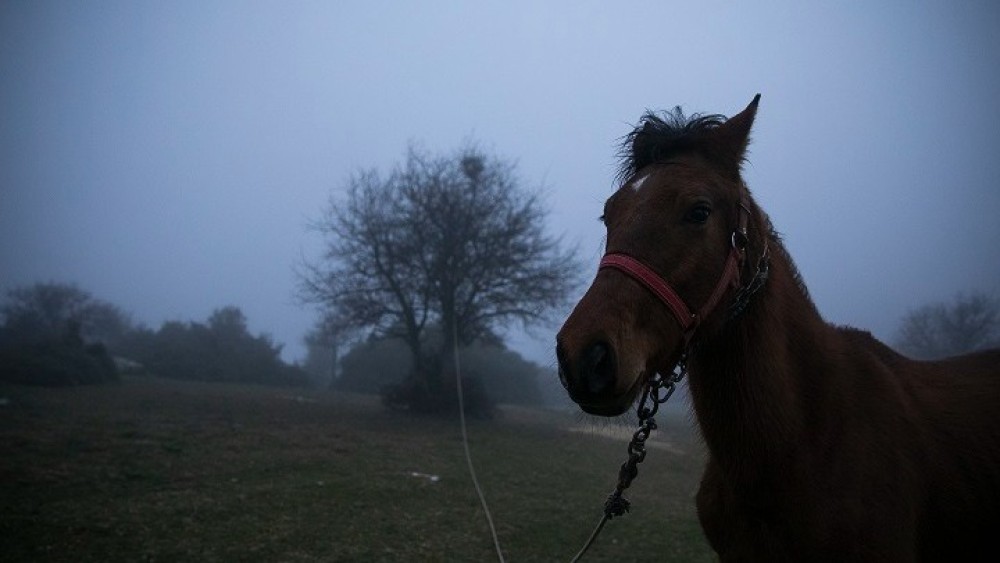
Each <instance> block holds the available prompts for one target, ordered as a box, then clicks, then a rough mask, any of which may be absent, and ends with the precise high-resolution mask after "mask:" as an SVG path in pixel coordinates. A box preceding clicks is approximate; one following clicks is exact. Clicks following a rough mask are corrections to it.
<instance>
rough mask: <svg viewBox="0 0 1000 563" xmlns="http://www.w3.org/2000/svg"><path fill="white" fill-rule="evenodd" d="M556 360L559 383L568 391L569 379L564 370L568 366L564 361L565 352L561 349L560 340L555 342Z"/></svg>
mask: <svg viewBox="0 0 1000 563" xmlns="http://www.w3.org/2000/svg"><path fill="white" fill-rule="evenodd" d="M556 361H557V362H559V383H562V386H563V388H564V389H566V390H567V391H569V379H568V378H567V377H566V370H567V369H569V366H568V365H567V363H566V352H565V351H564V350H563V345H562V342H558V341H557V342H556Z"/></svg>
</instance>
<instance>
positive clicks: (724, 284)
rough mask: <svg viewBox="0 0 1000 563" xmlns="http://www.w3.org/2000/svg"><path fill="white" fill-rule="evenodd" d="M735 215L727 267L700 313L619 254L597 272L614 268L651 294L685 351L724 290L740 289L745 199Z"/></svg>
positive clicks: (747, 209) (607, 259)
mask: <svg viewBox="0 0 1000 563" xmlns="http://www.w3.org/2000/svg"><path fill="white" fill-rule="evenodd" d="M737 212H738V213H739V226H738V227H737V228H736V230H734V231H733V234H732V237H731V238H730V241H731V243H730V248H729V256H728V257H727V258H726V265H725V267H724V268H723V270H722V276H720V277H719V281H718V283H716V284H715V289H714V290H713V291H712V295H710V296H709V298H708V300H707V301H705V304H704V305H702V306H701V309H699V310H698V311H697V312H695V313H692V312H691V310H690V309H689V308H688V306H687V304H686V303H684V300H683V299H681V297H680V295H677V292H676V291H674V289H673V288H672V287H670V284H668V283H667V282H666V281H665V280H664V279H663V278H662V277H660V276H659V274H657V273H656V272H654V271H653V270H652V268H650V267H648V266H646V265H645V264H643V263H642V262H640V261H638V260H636V259H635V258H632V257H631V256H629V255H627V254H622V253H618V252H615V253H611V254H605V255H604V258H602V259H601V264H600V266H599V267H598V271H600V270H602V269H604V268H614V269H616V270H619V271H621V272H624V273H625V274H627V275H629V276H630V277H632V279H634V280H636V281H637V282H639V283H641V284H642V285H643V286H644V287H645V288H646V289H648V290H649V291H651V292H652V293H653V295H655V296H656V297H657V298H658V299H659V300H660V301H662V302H663V303H664V304H665V305H666V306H667V308H668V309H670V312H671V313H673V315H674V318H675V319H677V322H678V323H679V324H680V325H681V331H683V333H684V347H683V348H682V349H686V348H687V344H688V343H689V342H690V341H691V337H692V336H694V331H695V330H696V329H697V328H698V325H699V324H700V323H701V321H702V320H703V319H704V318H705V317H707V316H708V315H709V314H710V313H711V312H712V310H714V309H715V307H716V306H717V305H718V304H719V301H720V300H721V299H722V295H723V294H724V293H725V292H726V289H728V288H729V287H739V285H740V270H741V269H742V265H743V261H744V257H745V253H746V246H747V223H748V221H749V216H750V207H749V204H748V203H747V201H746V200H745V199H743V198H741V199H740V202H739V204H738V210H737ZM765 253H766V250H765Z"/></svg>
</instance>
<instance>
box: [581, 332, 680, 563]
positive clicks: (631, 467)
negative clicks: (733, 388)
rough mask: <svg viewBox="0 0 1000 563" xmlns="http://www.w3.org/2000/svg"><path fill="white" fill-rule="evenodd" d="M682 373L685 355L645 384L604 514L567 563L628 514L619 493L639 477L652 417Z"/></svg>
mask: <svg viewBox="0 0 1000 563" xmlns="http://www.w3.org/2000/svg"><path fill="white" fill-rule="evenodd" d="M685 374H687V353H686V352H685V353H684V354H682V355H681V359H680V360H678V361H677V365H676V366H674V371H673V372H672V373H671V374H670V377H668V378H666V379H664V378H663V376H661V375H660V374H659V373H657V374H655V375H653V377H652V378H651V379H650V381H649V384H648V385H646V389H645V390H644V391H643V392H642V399H641V400H640V401H639V406H638V407H637V408H636V414H637V415H638V417H639V428H638V429H636V431H635V433H634V434H632V441H630V442H629V444H628V459H627V460H626V461H625V463H623V464H622V466H621V469H619V470H618V484H617V485H615V490H614V491H612V493H611V494H610V495H609V496H608V500H606V501H604V515H603V516H602V517H601V521H600V522H598V523H597V526H596V527H595V528H594V531H593V532H592V533H591V534H590V538H589V539H588V540H587V543H585V544H584V545H583V548H582V549H580V551H579V553H577V554H576V556H575V557H573V559H572V561H571V562H570V563H577V562H578V561H580V559H581V558H582V557H583V556H584V554H585V553H587V550H589V549H590V547H591V546H592V545H594V542H595V541H596V540H597V536H598V535H599V534H600V533H601V530H602V529H603V528H604V524H606V523H607V522H608V520H611V519H612V518H614V517H615V516H622V515H624V514H625V513H626V512H628V511H629V508H630V506H631V503H630V502H629V500H628V499H627V498H625V497H624V496H622V494H623V493H624V492H625V489H627V488H628V487H629V485H631V484H632V480H634V479H635V478H636V477H637V476H638V475H639V464H640V463H642V461H643V460H644V459H646V440H647V439H648V438H649V434H650V433H651V432H652V431H653V430H655V429H656V420H655V419H654V418H653V416H654V415H656V413H657V411H658V410H659V409H660V405H662V404H663V403H666V402H667V400H668V399H669V398H670V396H671V395H673V394H674V390H676V388H677V384H678V383H680V381H681V380H682V379H684V376H685ZM650 400H652V403H651V404H650V405H649V406H646V403H648V402H649V401H650Z"/></svg>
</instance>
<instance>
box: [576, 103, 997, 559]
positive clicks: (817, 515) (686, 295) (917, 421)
mask: <svg viewBox="0 0 1000 563" xmlns="http://www.w3.org/2000/svg"><path fill="white" fill-rule="evenodd" d="M755 111H756V100H755V102H754V103H753V104H751V107H749V108H748V109H747V110H745V111H744V112H743V113H741V114H740V115H738V116H735V117H734V118H732V119H731V120H728V121H723V120H721V119H718V120H715V121H714V122H712V123H707V126H706V127H704V128H701V129H697V128H691V127H687V125H686V124H680V123H674V124H672V129H670V130H669V131H665V132H663V131H660V132H657V131H655V130H653V131H650V130H649V127H648V126H645V127H642V128H641V129H637V130H636V132H635V133H633V134H632V135H631V136H630V137H629V142H630V143H631V147H630V149H631V154H630V155H629V159H630V160H629V163H628V165H627V167H626V174H624V176H625V180H626V181H625V182H624V183H623V187H622V189H620V190H619V191H618V192H616V194H615V195H614V196H612V198H611V199H609V201H608V203H607V204H606V207H605V223H606V224H607V226H608V253H609V254H611V253H616V254H625V255H628V256H632V257H634V258H636V259H637V260H641V261H642V262H643V263H645V264H648V265H649V267H650V268H651V269H652V270H655V271H656V272H657V273H658V274H659V275H660V276H661V277H662V278H663V279H664V280H665V281H666V282H667V283H668V284H669V285H670V286H671V287H673V288H675V289H676V293H677V294H678V295H679V296H682V297H683V299H684V300H685V301H688V302H689V303H693V304H698V303H704V302H705V301H706V300H709V294H710V293H711V291H712V286H713V284H714V282H715V280H716V279H719V276H720V275H722V274H720V273H719V272H720V268H721V263H722V256H723V254H722V252H724V251H726V250H728V246H729V244H728V241H729V239H730V238H731V237H730V235H731V231H732V227H733V226H734V225H736V224H738V223H739V221H738V220H737V217H738V216H739V214H740V213H747V214H749V223H750V225H751V226H752V228H753V230H754V232H752V233H748V234H747V239H748V240H747V243H746V246H745V249H742V250H741V251H742V252H743V253H744V254H745V256H744V259H743V260H742V263H741V266H740V270H741V279H740V280H738V282H737V283H734V284H733V285H734V287H733V288H732V290H731V291H730V292H729V293H730V295H728V296H727V297H728V299H729V300H732V299H733V296H732V294H735V293H736V292H737V291H738V289H739V286H740V285H743V286H744V287H745V284H746V283H747V280H748V279H749V278H750V277H751V276H752V274H753V269H754V265H755V263H757V262H758V260H757V257H760V260H763V259H765V258H766V259H767V262H768V264H767V266H768V275H767V279H766V283H764V284H763V286H762V287H761V288H760V289H759V291H757V292H756V294H754V295H753V297H752V299H751V300H750V301H749V304H748V305H747V306H746V308H745V310H743V311H742V312H741V313H740V314H738V315H736V316H732V315H727V314H726V311H725V309H724V308H717V310H715V311H709V312H707V314H706V315H704V316H703V317H702V318H699V319H698V322H697V323H696V326H697V328H696V329H695V331H694V332H693V334H692V333H690V332H686V331H682V330H681V329H680V328H679V327H678V326H677V324H678V323H676V322H674V320H673V319H672V318H671V317H670V315H669V314H668V313H665V312H664V305H663V304H662V303H660V302H658V301H657V299H656V297H654V296H653V295H652V293H651V292H649V291H645V289H644V288H643V287H642V284H641V283H637V282H636V281H635V280H634V279H632V278H630V277H629V276H628V275H622V273H621V272H619V271H615V270H613V269H602V270H601V271H600V272H599V274H598V276H597V277H596V278H595V280H594V283H593V284H592V286H591V288H590V289H589V290H588V292H587V294H586V295H585V296H584V297H583V299H581V301H580V303H579V304H578V305H577V307H576V309H575V310H574V311H573V313H572V314H571V315H570V317H569V319H567V321H566V324H565V325H564V327H563V329H562V330H561V331H560V333H559V336H558V339H557V341H558V346H557V354H558V356H559V361H560V377H561V378H562V379H563V382H564V384H565V385H566V386H567V388H568V389H569V391H570V394H571V396H572V397H573V398H574V400H576V401H577V402H578V403H580V404H581V406H582V407H583V408H584V410H586V411H588V412H591V413H594V414H601V415H615V414H619V413H620V412H622V411H624V410H625V409H627V408H628V405H630V404H631V403H632V401H633V400H634V398H635V395H636V393H637V392H638V390H639V389H641V387H642V385H643V384H644V383H645V381H646V379H648V377H649V375H650V374H651V373H653V372H656V371H659V372H661V373H666V372H668V371H669V370H670V369H671V368H672V366H673V364H674V363H675V362H676V361H677V359H678V358H679V357H680V355H681V354H682V353H684V352H687V354H688V356H687V366H688V373H689V378H688V381H689V385H690V391H691V399H692V404H693V407H694V411H695V414H696V417H697V420H698V425H699V428H700V430H701V434H702V436H703V438H704V441H705V443H706V446H707V449H708V454H709V458H708V462H707V465H706V469H705V474H704V476H703V479H702V484H701V487H700V490H699V492H698V495H697V506H698V513H699V518H700V521H701V524H702V527H703V529H704V532H705V534H706V537H707V538H708V540H709V542H710V543H711V545H712V547H713V548H714V549H715V550H716V552H717V553H718V554H719V556H720V558H721V560H723V561H932V560H944V559H947V560H955V559H958V560H975V559H976V558H984V557H986V555H985V554H987V553H989V552H990V551H995V549H989V548H988V546H989V544H987V543H986V542H987V541H988V540H989V539H991V538H990V534H991V533H992V532H993V528H994V526H996V525H997V524H1000V350H994V351H989V352H981V353H978V354H973V355H969V356H964V357H959V358H951V359H947V360H942V361H936V362H917V361H913V360H910V359H908V358H906V357H903V356H901V355H899V354H897V353H896V352H894V351H893V350H891V349H890V348H888V347H887V346H885V345H884V344H882V343H881V342H879V341H878V340H876V339H875V338H873V337H872V336H871V335H870V334H868V333H867V332H862V331H859V330H856V329H851V328H844V327H834V326H831V325H829V324H827V323H826V322H825V321H823V319H822V317H821V316H820V314H819V313H818V311H817V310H816V308H815V306H814V305H813V303H812V301H811V300H810V298H809V295H808V292H807V290H806V289H805V286H804V285H803V284H802V282H801V280H800V279H799V276H798V273H797V271H796V269H795V266H794V264H793V262H792V260H791V258H790V257H789V256H788V255H787V253H786V252H785V250H784V247H783V246H782V244H781V241H780V240H779V239H778V237H777V236H776V235H775V234H774V232H773V229H771V227H770V222H769V220H768V219H767V216H766V215H765V214H764V213H763V211H761V210H760V209H759V208H758V207H757V206H756V204H754V203H753V202H752V199H749V193H748V192H746V188H745V186H743V184H742V180H740V178H739V162H740V161H741V159H742V156H743V151H744V150H745V146H746V142H747V136H748V134H749V129H750V125H751V124H752V121H753V117H754V114H755ZM647 123H648V121H647ZM660 124H662V122H660ZM654 125H657V124H655V123H654ZM658 133H663V134H662V135H660V137H655V136H654V137H653V138H650V135H654V134H658ZM727 162H728V165H727ZM636 183H638V184H641V186H642V189H638V187H636V186H635V185H634V184H636ZM699 206H701V207H699ZM703 207H707V208H708V211H709V213H707V214H706V213H703V211H704V209H702V208H703ZM699 209H700V211H697V210H699ZM705 215H707V218H705V219H704V220H703V216H705ZM713 220H714V221H713ZM732 240H733V242H732V244H733V245H736V242H735V241H736V236H735V234H733V235H732ZM734 247H735V246H734ZM758 266H759V264H758ZM689 344H690V345H689Z"/></svg>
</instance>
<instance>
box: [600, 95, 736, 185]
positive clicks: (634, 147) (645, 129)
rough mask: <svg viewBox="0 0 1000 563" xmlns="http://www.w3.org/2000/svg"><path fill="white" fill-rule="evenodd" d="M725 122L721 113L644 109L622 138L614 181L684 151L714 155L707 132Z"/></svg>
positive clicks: (627, 177)
mask: <svg viewBox="0 0 1000 563" xmlns="http://www.w3.org/2000/svg"><path fill="white" fill-rule="evenodd" d="M725 122H726V117H725V116H724V115H718V114H698V113H695V114H691V115H690V116H685V115H684V111H683V110H681V107H680V106H676V107H674V109H673V110H671V111H665V112H660V113H656V112H652V111H647V112H646V113H645V114H643V116H642V118H641V119H640V120H639V124H638V125H636V126H635V128H634V129H633V130H632V132H631V133H629V134H628V135H625V137H624V138H623V139H622V142H621V147H620V149H619V151H618V156H619V158H620V160H621V163H620V164H619V168H618V174H617V178H618V182H619V183H621V182H624V181H625V180H628V179H629V178H631V177H632V176H633V175H635V173H636V172H638V171H639V170H642V169H643V168H645V167H646V166H649V165H650V164H656V163H658V162H664V161H666V160H668V159H670V158H671V157H673V156H675V155H677V154H680V153H684V152H692V151H693V152H701V153H704V154H706V156H714V152H715V151H714V150H713V145H712V143H711V142H710V138H709V135H708V134H707V133H709V132H711V130H712V129H715V128H716V127H718V126H720V125H722V124H723V123H725Z"/></svg>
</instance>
